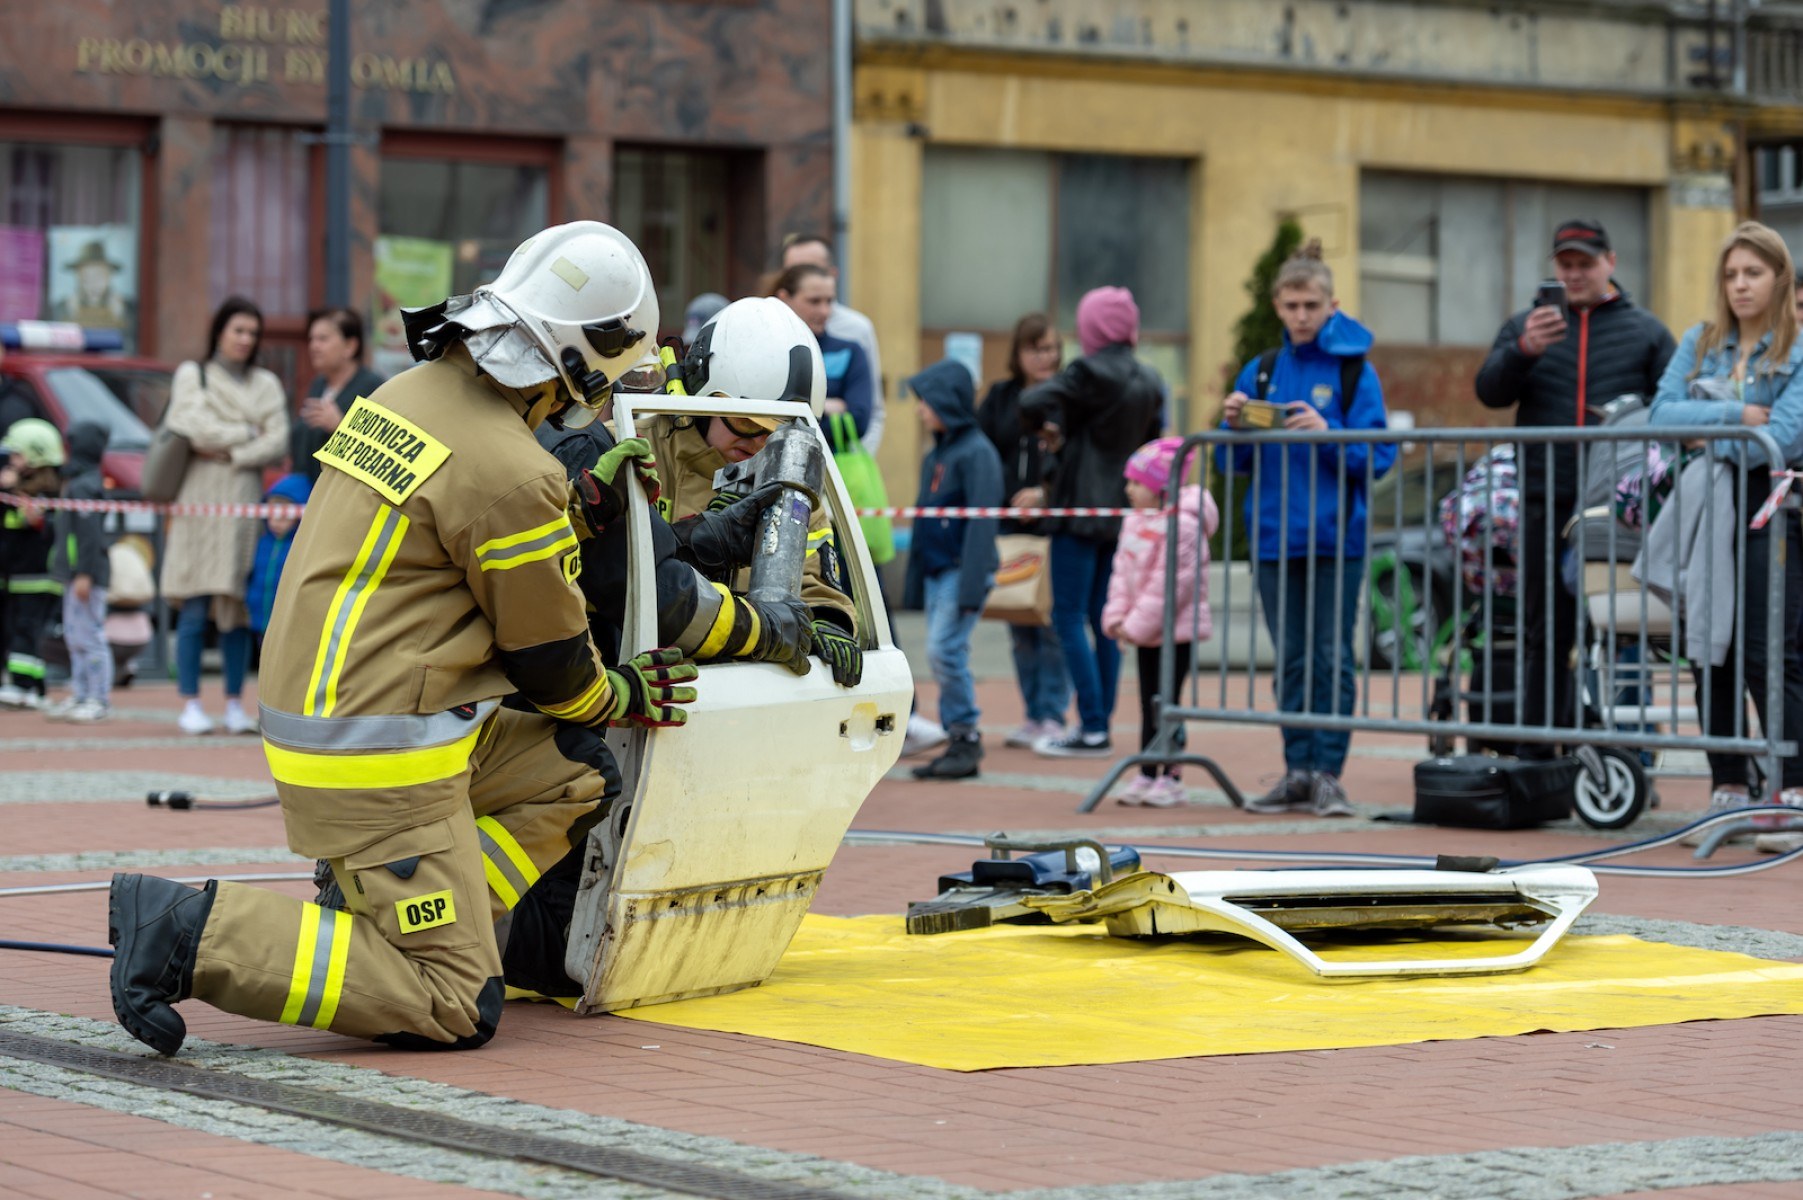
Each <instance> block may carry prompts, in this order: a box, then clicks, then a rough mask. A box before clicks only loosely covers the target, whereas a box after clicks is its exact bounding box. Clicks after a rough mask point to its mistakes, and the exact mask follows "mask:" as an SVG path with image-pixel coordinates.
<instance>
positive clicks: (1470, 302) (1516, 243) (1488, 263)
mask: <svg viewBox="0 0 1803 1200" xmlns="http://www.w3.org/2000/svg"><path fill="white" fill-rule="evenodd" d="M1359 214H1360V215H1359V308H1360V310H1361V311H1360V312H1359V313H1357V314H1356V315H1357V316H1358V318H1359V319H1360V320H1361V321H1363V322H1364V323H1365V324H1366V325H1369V326H1370V327H1371V330H1372V332H1373V333H1374V334H1375V335H1376V337H1377V340H1378V341H1379V343H1390V344H1392V345H1415V346H1434V345H1447V346H1487V345H1489V344H1490V343H1491V342H1492V341H1493V340H1494V339H1495V337H1496V331H1497V328H1498V327H1499V326H1500V325H1501V324H1502V322H1503V319H1504V318H1505V317H1507V316H1508V315H1509V314H1510V313H1512V312H1515V311H1516V310H1518V309H1521V308H1523V307H1525V306H1526V305H1527V304H1528V302H1529V301H1530V300H1532V299H1533V294H1534V289H1535V287H1536V286H1537V285H1538V284H1539V282H1540V280H1541V279H1544V278H1546V277H1547V275H1548V274H1549V273H1550V272H1551V270H1552V266H1551V263H1550V261H1549V259H1548V257H1547V255H1548V251H1550V250H1551V249H1552V241H1551V239H1552V232H1553V227H1554V226H1555V225H1557V224H1558V222H1560V221H1562V220H1565V219H1567V218H1570V217H1591V218H1594V219H1596V220H1599V221H1601V222H1602V223H1603V225H1604V227H1605V228H1607V229H1608V231H1609V239H1610V241H1611V242H1612V243H1613V245H1614V247H1615V254H1616V267H1615V278H1616V281H1617V282H1618V283H1619V284H1620V285H1621V287H1622V288H1624V289H1625V290H1626V291H1627V292H1628V293H1629V294H1630V295H1638V296H1640V298H1641V299H1642V300H1643V301H1644V300H1645V299H1646V297H1645V295H1644V294H1643V289H1644V287H1645V284H1646V281H1647V278H1648V272H1647V262H1648V260H1647V246H1648V212H1647V193H1646V191H1645V189H1642V188H1625V187H1568V186H1564V185H1560V184H1544V183H1530V182H1519V181H1512V180H1490V179H1467V178H1459V177H1456V176H1431V175H1403V174H1395V173H1390V172H1381V171H1369V172H1366V173H1365V174H1364V176H1363V177H1362V178H1361V179H1360V181H1359Z"/></svg>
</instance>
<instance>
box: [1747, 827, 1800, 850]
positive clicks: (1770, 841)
mask: <svg viewBox="0 0 1803 1200" xmlns="http://www.w3.org/2000/svg"><path fill="white" fill-rule="evenodd" d="M1753 849H1755V850H1757V851H1759V852H1760V853H1761V854H1789V853H1790V852H1791V851H1792V850H1803V832H1798V833H1762V834H1760V835H1759V836H1758V837H1756V838H1754V839H1753Z"/></svg>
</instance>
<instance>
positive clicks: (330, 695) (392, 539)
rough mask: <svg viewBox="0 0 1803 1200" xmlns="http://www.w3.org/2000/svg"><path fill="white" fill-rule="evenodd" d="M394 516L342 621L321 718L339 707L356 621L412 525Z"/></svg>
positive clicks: (380, 582) (380, 583) (386, 572)
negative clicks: (378, 556)
mask: <svg viewBox="0 0 1803 1200" xmlns="http://www.w3.org/2000/svg"><path fill="white" fill-rule="evenodd" d="M394 516H395V521H396V525H395V528H394V530H393V532H392V533H391V534H390V535H389V538H388V547H387V549H385V550H384V551H383V552H382V560H381V562H379V563H377V564H376V569H375V571H374V572H372V573H371V574H370V577H369V582H368V583H367V585H365V586H364V587H363V588H361V589H359V590H358V592H357V598H356V599H355V600H353V601H352V602H351V612H350V616H349V617H348V618H347V619H346V620H345V622H344V632H343V634H341V635H340V636H339V639H338V655H337V661H335V662H334V663H333V664H332V672H331V674H330V675H329V676H328V677H327V679H326V704H325V707H324V708H323V709H321V710H320V713H319V715H320V716H322V717H329V716H331V715H332V710H333V709H334V708H336V707H338V680H339V678H340V677H341V676H342V675H343V674H344V664H345V663H346V662H347V661H349V660H350V657H351V656H350V647H351V636H352V635H353V634H354V633H356V632H357V622H358V621H359V620H360V619H361V618H362V616H363V610H364V609H365V608H368V607H369V598H370V597H371V596H373V595H375V594H376V589H377V588H379V587H381V586H382V580H383V579H385V578H386V577H387V575H388V568H389V565H390V564H392V563H393V562H394V556H395V555H396V554H398V553H400V550H401V538H402V536H403V535H405V534H406V532H407V526H408V525H410V524H412V522H411V521H409V520H408V519H407V518H406V517H403V516H401V514H399V513H395V514H394Z"/></svg>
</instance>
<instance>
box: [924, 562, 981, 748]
mask: <svg viewBox="0 0 1803 1200" xmlns="http://www.w3.org/2000/svg"><path fill="white" fill-rule="evenodd" d="M958 574H959V572H958V569H957V568H956V567H954V568H952V569H951V570H949V571H941V572H939V574H937V575H929V576H928V577H927V579H926V612H927V663H928V665H930V666H931V667H932V668H933V678H934V680H936V681H937V682H938V684H939V723H940V724H941V725H943V726H945V731H946V732H947V733H950V734H960V733H975V732H976V731H977V718H978V717H979V716H980V715H981V714H980V713H979V712H978V711H977V692H976V687H975V685H974V684H973V683H972V681H971V678H970V635H971V633H972V632H973V631H975V629H976V627H977V622H978V621H979V620H981V619H982V616H983V613H982V610H981V609H978V610H975V611H972V612H962V611H960V610H959V608H958Z"/></svg>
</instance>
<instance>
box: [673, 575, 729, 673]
mask: <svg viewBox="0 0 1803 1200" xmlns="http://www.w3.org/2000/svg"><path fill="white" fill-rule="evenodd" d="M689 571H690V573H691V574H693V575H694V576H695V615H694V616H693V617H691V618H690V619H689V623H688V624H687V625H685V626H683V627H682V632H681V633H679V634H677V635H676V642H675V646H676V648H677V649H678V650H681V651H682V652H683V653H684V654H693V653H695V651H697V650H699V649H700V648H701V643H702V642H705V641H706V640H707V634H708V630H710V629H712V628H713V627H714V620H715V618H717V617H718V616H719V615H720V606H721V605H722V604H724V603H725V599H724V598H723V597H722V596H721V595H720V593H719V592H717V591H715V590H714V585H713V584H711V583H709V582H708V581H707V577H706V576H704V575H702V573H701V572H700V571H697V570H695V568H694V567H690V568H689Z"/></svg>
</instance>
